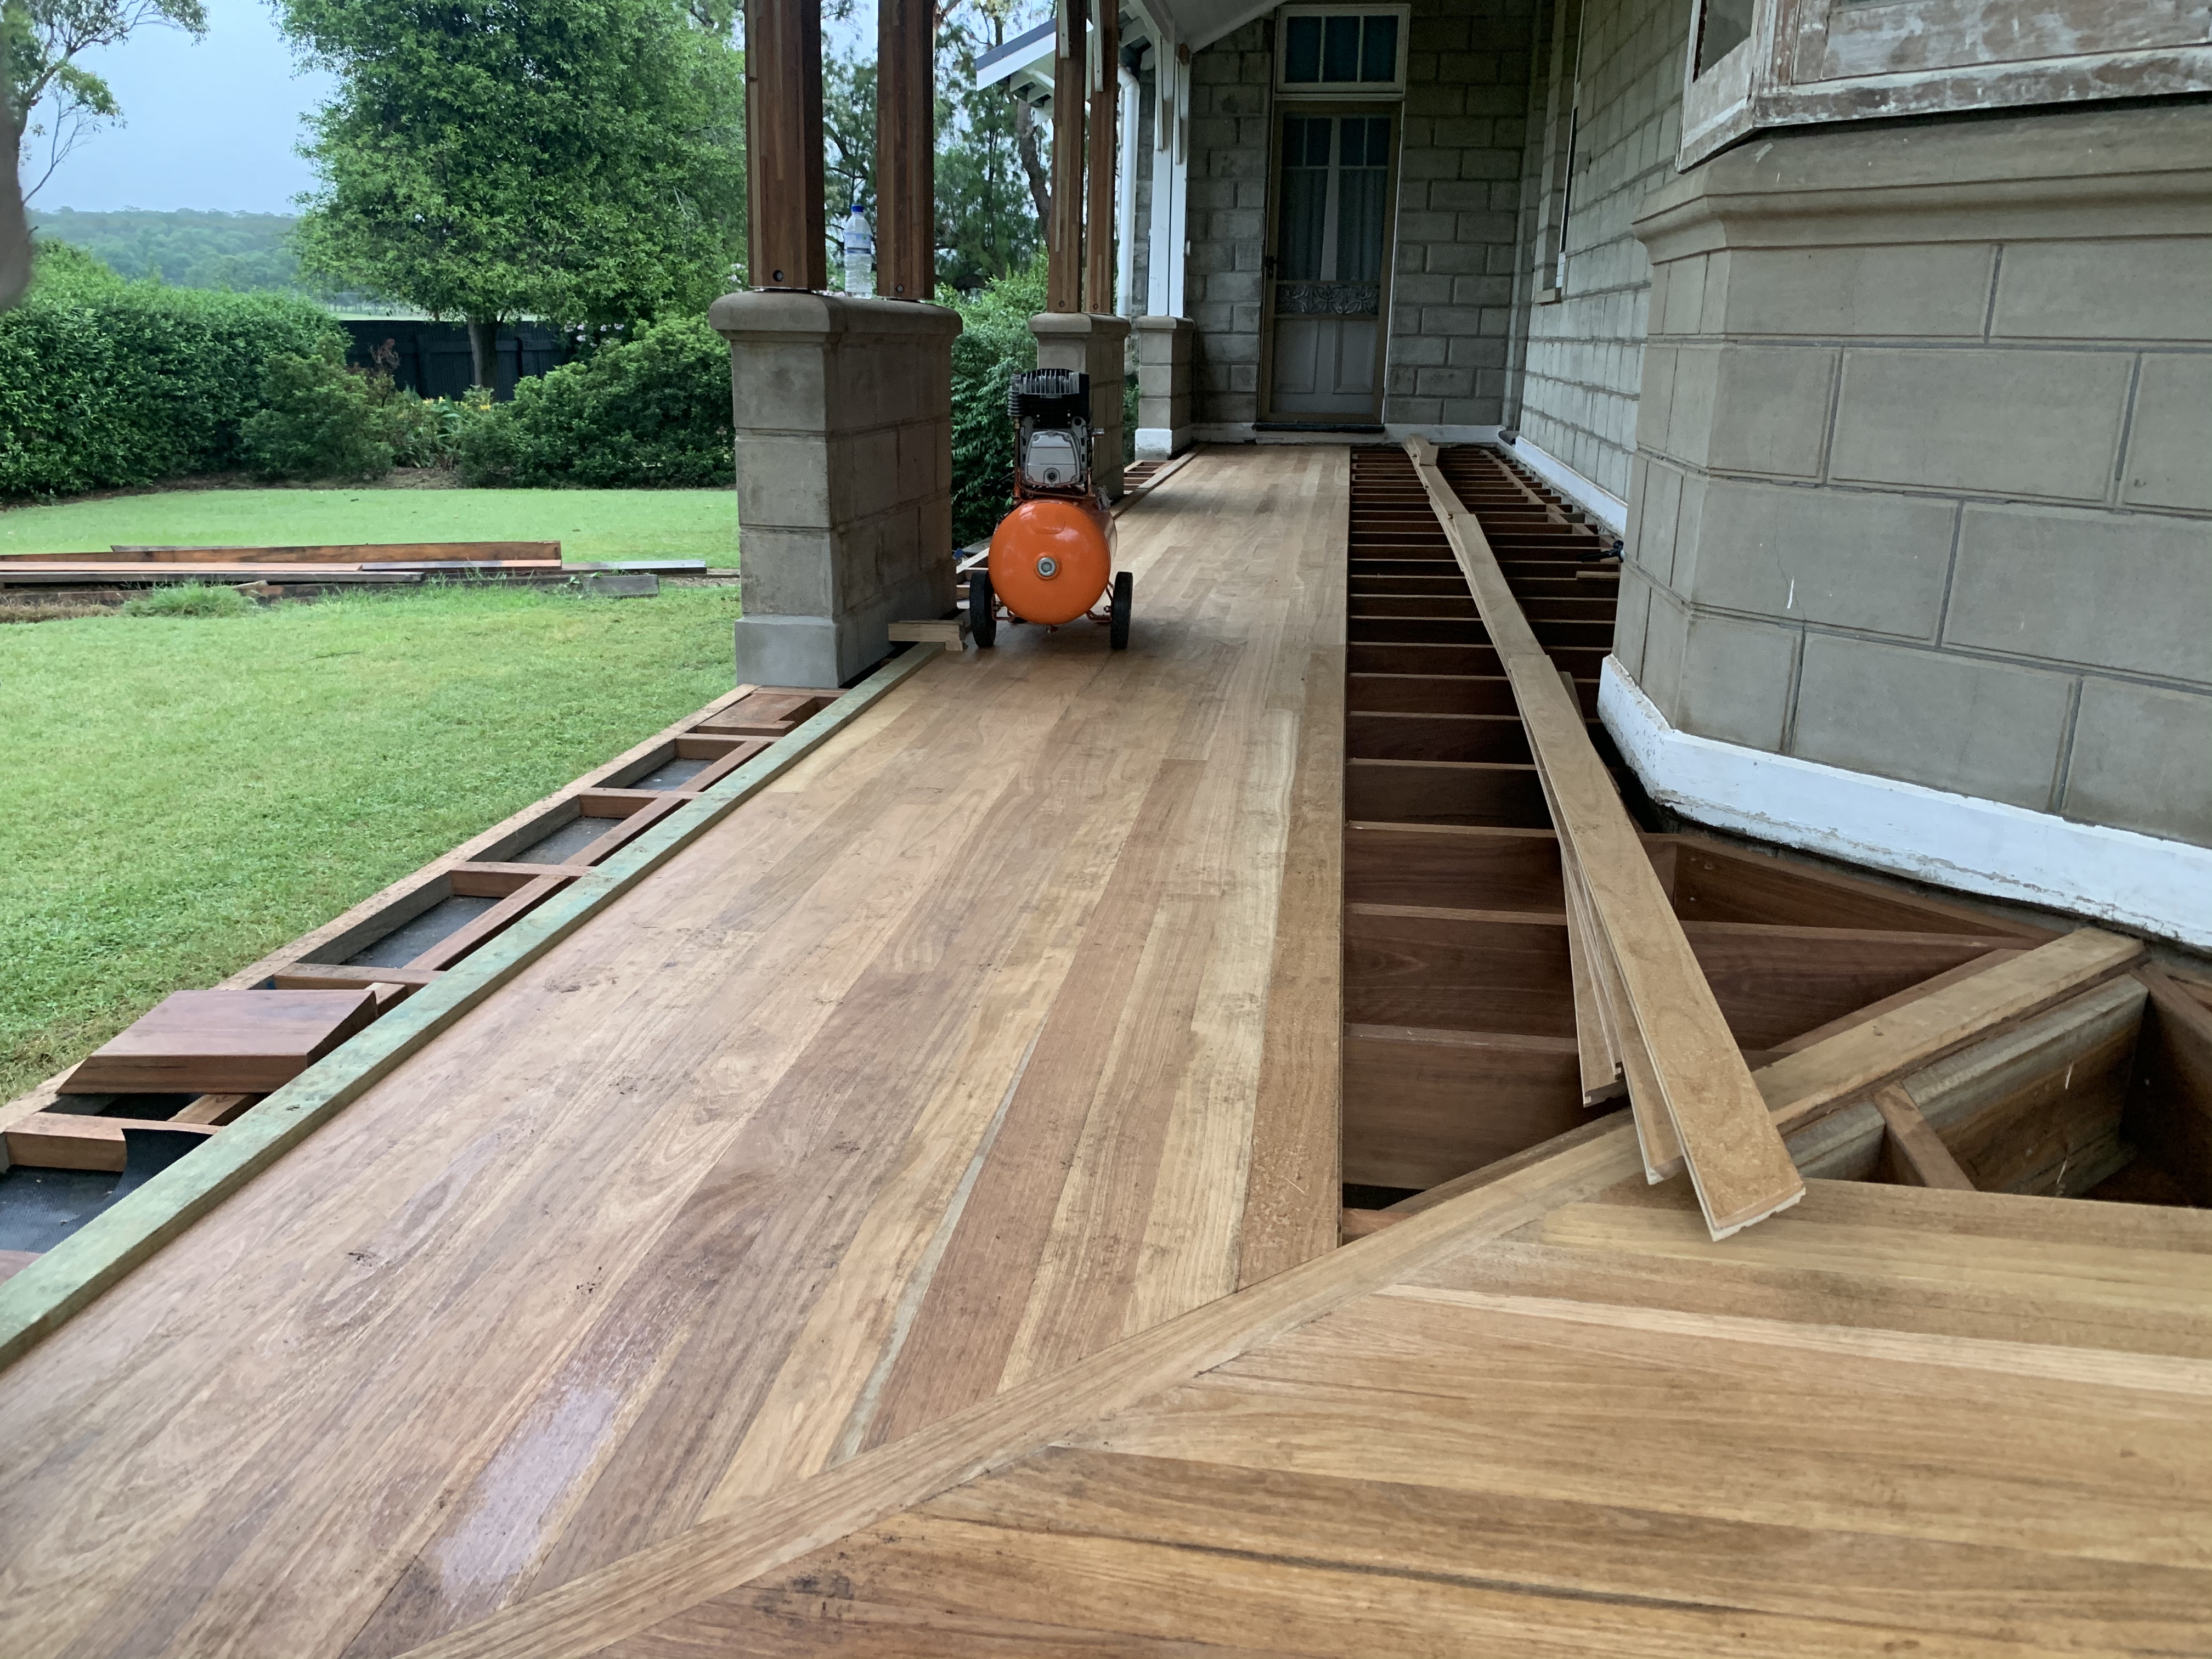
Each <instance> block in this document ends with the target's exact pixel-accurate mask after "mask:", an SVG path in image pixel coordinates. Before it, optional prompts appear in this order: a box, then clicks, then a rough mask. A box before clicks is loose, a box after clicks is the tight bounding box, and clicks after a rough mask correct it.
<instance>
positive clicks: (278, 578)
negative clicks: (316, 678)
mask: <svg viewBox="0 0 2212 1659" xmlns="http://www.w3.org/2000/svg"><path fill="white" fill-rule="evenodd" d="M592 568H593V569H598V568H600V567H599V566H593V567H592ZM563 574H568V572H567V571H566V570H565V569H564V567H563V566H562V562H561V544H560V543H558V542H548V541H522V542H381V543H378V542H372V543H350V544H325V545H313V546H304V545H303V546H298V547H235V546H210V547H187V546H154V545H133V544H117V545H115V546H112V547H110V548H108V549H107V550H105V551H103V552H90V553H11V554H8V555H5V556H0V588H10V587H46V588H52V587H82V586H88V585H91V584H98V585H100V586H107V587H149V586H163V585H167V584H170V583H179V582H211V583H218V584H221V585H223V586H247V585H249V584H262V585H265V586H270V587H276V588H283V587H290V586H314V587H341V586H408V585H410V584H414V583H419V582H422V581H423V580H428V579H431V578H437V579H441V580H463V581H467V580H499V579H510V580H511V579H514V578H518V577H519V578H536V577H546V576H552V577H559V576H562V575H563Z"/></svg>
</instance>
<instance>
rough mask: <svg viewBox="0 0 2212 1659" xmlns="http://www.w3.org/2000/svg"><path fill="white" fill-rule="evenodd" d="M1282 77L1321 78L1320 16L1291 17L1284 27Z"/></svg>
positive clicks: (1292, 79) (1315, 79)
mask: <svg viewBox="0 0 2212 1659" xmlns="http://www.w3.org/2000/svg"><path fill="white" fill-rule="evenodd" d="M1392 21H1395V19H1394V20H1392ZM1283 79H1284V80H1285V81H1287V82H1305V81H1318V80H1320V79H1321V19H1320V18H1318V17H1293V18H1291V20H1290V24H1289V26H1288V27H1286V28H1285V29H1284V31H1283Z"/></svg>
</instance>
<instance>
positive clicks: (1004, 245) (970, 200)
mask: <svg viewBox="0 0 2212 1659" xmlns="http://www.w3.org/2000/svg"><path fill="white" fill-rule="evenodd" d="M975 9H976V10H977V11H978V12H979V13H980V14H981V21H982V23H983V27H984V28H985V29H987V30H988V34H987V36H986V35H984V34H983V33H980V32H979V31H978V30H977V29H976V28H975V27H972V26H971V25H970V24H969V23H968V22H967V21H964V20H961V19H957V18H948V19H947V21H945V23H944V24H943V25H941V26H940V27H939V30H938V34H937V52H938V76H937V84H938V87H939V89H940V92H941V94H943V95H941V96H940V97H939V100H938V105H937V135H938V137H937V245H938V248H939V257H938V278H939V281H941V282H944V283H949V284H950V285H951V286H952V287H954V288H958V289H975V288H977V287H979V286H981V284H982V283H983V282H985V281H986V280H987V279H989V278H994V277H1000V276H1007V275H1009V274H1011V273H1012V272H1014V271H1017V270H1027V269H1028V268H1029V266H1030V264H1031V262H1032V261H1033V260H1034V259H1035V258H1036V252H1037V249H1038V248H1039V247H1041V246H1042V245H1043V241H1042V237H1043V227H1044V226H1045V224H1046V223H1047V222H1048V221H1049V216H1050V198H1049V197H1045V198H1042V200H1037V199H1036V198H1033V197H1031V195H1030V193H1029V191H1027V189H1026V188H1025V186H1024V179H1023V166H1022V138H1023V134H1024V131H1025V130H1027V129H1029V127H1030V121H1029V117H1030V111H1029V107H1028V106H1026V105H1024V104H1023V103H1021V102H1020V101H1019V100H1017V99H1016V98H1015V97H1014V95H1013V94H1012V92H1010V91H1009V90H1008V89H1007V88H1006V84H1005V83H1004V82H1000V84H999V85H997V86H991V87H979V86H977V85H976V84H975V64H976V60H977V59H978V58H981V57H982V56H983V54H984V53H985V52H987V51H988V50H990V48H991V47H993V46H1001V45H1003V44H1005V41H1006V28H1007V24H1008V21H1009V19H1010V18H1011V17H1012V15H1013V12H1014V6H1013V5H1012V3H1009V0H985V3H981V4H978V5H977V6H976V8H975ZM1033 204H1034V211H1032V207H1033Z"/></svg>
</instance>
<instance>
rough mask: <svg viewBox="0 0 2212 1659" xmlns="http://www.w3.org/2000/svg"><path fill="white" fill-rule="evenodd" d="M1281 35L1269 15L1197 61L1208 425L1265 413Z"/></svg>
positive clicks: (1197, 256)
mask: <svg viewBox="0 0 2212 1659" xmlns="http://www.w3.org/2000/svg"><path fill="white" fill-rule="evenodd" d="M1273 28H1274V24H1273V21H1271V20H1269V19H1266V18H1262V19H1261V20H1260V21H1256V22H1251V23H1247V24H1246V25H1245V26H1244V27H1243V28H1241V29H1238V30H1237V31H1235V32H1234V33H1231V34H1228V35H1226V36H1225V37H1223V38H1222V39H1221V40H1217V41H1215V42H1214V43H1213V44H1212V46H1208V47H1206V49H1205V50H1204V51H1203V52H1197V53H1194V55H1193V56H1192V58H1191V60H1190V183H1189V192H1190V193H1189V196H1188V203H1187V207H1186V214H1187V219H1186V223H1187V226H1188V232H1189V243H1190V249H1189V252H1188V254H1187V255H1186V256H1185V260H1184V265H1183V310H1184V313H1185V314H1186V315H1188V317H1189V318H1190V319H1191V320H1192V321H1193V322H1194V323H1196V324H1197V325H1198V340H1197V350H1196V352H1195V353H1194V361H1193V363H1192V377H1193V384H1194V397H1195V399H1196V407H1195V409H1194V415H1195V416H1196V418H1197V419H1198V420H1199V421H1200V422H1201V423H1204V424H1219V423H1228V422H1244V421H1250V420H1254V419H1256V418H1257V417H1258V414H1259V404H1260V260H1261V255H1262V254H1263V253H1265V252H1266V251H1267V155H1268V134H1267V128H1268V114H1267V110H1268V104H1269V101H1270V100H1269V94H1268V85H1269V82H1270V80H1271V79H1272V77H1273V74H1274V67H1273V66H1274V56H1273V46H1272V42H1273V38H1274V37H1273Z"/></svg>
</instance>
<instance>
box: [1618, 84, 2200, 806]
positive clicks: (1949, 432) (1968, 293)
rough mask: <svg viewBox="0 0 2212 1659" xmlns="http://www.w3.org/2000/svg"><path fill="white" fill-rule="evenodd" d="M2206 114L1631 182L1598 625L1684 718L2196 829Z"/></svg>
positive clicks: (1704, 731) (1867, 765)
mask: <svg viewBox="0 0 2212 1659" xmlns="http://www.w3.org/2000/svg"><path fill="white" fill-rule="evenodd" d="M2208 156H2212V107H2206V106H2167V107H2164V108H2142V109H2125V110H2102V111H2081V112H2068V113H2065V114H2041V115H2035V116H2027V117H2021V118H2013V119H2005V120H1995V121H1976V122H1961V123H1947V124H1940V125H1927V126H1923V127H1914V128H1897V129H1888V130H1868V129H1835V130H1827V131H1802V132H1795V133H1790V134H1788V135H1786V136H1782V137H1775V138H1773V139H1771V140H1762V141H1761V142H1760V143H1757V144H1752V145H1746V146H1743V147H1741V148H1739V149H1735V150H1733V151H1730V152H1729V153H1727V154H1725V155H1720V156H1717V157H1716V158H1715V159H1714V160H1712V161H1710V162H1707V163H1706V164H1705V165H1704V166H1702V167H1698V168H1696V169H1695V170H1694V171H1692V173H1688V174H1686V175H1684V176H1683V177H1681V178H1680V179H1676V180H1675V181H1674V182H1673V183H1672V184H1670V185H1667V186H1666V187H1665V188H1664V189H1662V190H1661V191H1658V192H1656V194H1655V195H1654V196H1653V197H1651V198H1650V200H1649V201H1648V202H1647V204H1646V205H1645V208H1644V212H1643V213H1642V214H1641V215H1640V216H1639V217H1638V220H1637V223H1636V229H1637V234H1638V236H1639V237H1640V238H1641V239H1642V240H1643V242H1644V246H1646V247H1647V248H1648V249H1649V251H1650V258H1651V265H1652V288H1651V301H1650V341H1649V343H1647V344H1646V346H1645V348H1644V369H1643V396H1642V398H1641V401H1640V407H1639V410H1638V425H1637V447H1638V456H1637V459H1636V461H1635V468H1634V480H1633V487H1632V495H1631V498H1630V506H1629V517H1630V522H1629V531H1628V542H1629V557H1630V561H1631V562H1630V565H1629V568H1628V570H1627V572H1626V574H1627V575H1628V577H1629V578H1630V580H1625V581H1624V582H1623V583H1622V585H1621V587H1622V591H1621V608H1620V623H1619V629H1618V635H1617V638H1616V644H1615V649H1616V652H1617V653H1618V654H1619V656H1620V660H1621V662H1622V664H1623V665H1624V666H1625V667H1626V669H1627V670H1628V671H1629V672H1630V674H1631V675H1632V676H1633V677H1634V678H1635V680H1636V682H1637V684H1638V685H1639V686H1640V688H1641V689H1642V690H1643V692H1644V695H1645V696H1648V697H1649V698H1650V701H1651V702H1652V703H1653V704H1654V705H1655V706H1656V708H1657V709H1658V710H1659V712H1660V713H1661V714H1662V715H1663V716H1664V717H1665V719H1666V720H1668V721H1670V722H1672V724H1673V725H1674V726H1675V727H1677V728H1679V729H1680V730H1681V731H1684V732H1690V733H1693V734H1695V735H1698V736H1700V737H1706V738H1718V739H1720V740H1722V741H1723V742H1727V743H1731V744H1742V745H1744V746H1746V747H1748V748H1752V749H1758V750H1767V751H1770V752H1772V753H1776V754H1781V755H1789V756H1796V757H1802V758H1803V759H1806V760H1809V761H1816V762H1821V763H1826V764H1828V765H1832V766H1836V767H1842V768H1846V769H1850V770H1852V771H1857V772H1862V773H1869V774H1873V775H1877V776H1881V777H1885V778H1892V779H1897V780H1901V781H1905V782H1909V783H1917V784H1923V785H1926V786H1929V787H1933V788H1936V789H1941V790H1952V791H1956V792H1959V793H1963V794H1966V795H1970V796H1974V797H1978V798H1981V799H1987V800H1992V801H1998V802H2003V803H2007V804H2008V805H2013V806H2017V807H2023V808H2026V809H2027V810H2029V811H2036V812H2046V813H2054V814H2057V815H2058V816H2060V817H2064V818H2068V819H2071V820H2074V821H2075V822H2077V823H2092V824H2103V825H2109V826H2112V827H2113V828H2116V829H2130V830H2136V831H2139V832H2142V833H2143V834H2146V835H2150V836H2164V837H2168V838H2171V839H2174V840H2179V841H2185V842H2196V843H2197V844H2198V845H2200V846H2212V635H2208V634H2207V632H2206V630H2205V629H2204V627H2203V618H2204V617H2205V616H2206V615H2207V614H2209V613H2212V560H2208V559H2207V558H2206V557H2205V556H2204V553H2205V548H2206V545H2207V542H2208V538H2212V483H2208V480H2212V462H2208V459H2207V458H2208V457H2212V415H2208V413H2207V411H2208V410H2212V373H2208V370H2207V364H2208V362H2212V358H2209V357H2208V356H2207V348H2208V347H2212V283H2208V282H2207V280H2206V273H2207V272H2208V271H2212V167H2208V166H2207V165H2206V162H2205V158H2207V157H2208Z"/></svg>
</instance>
